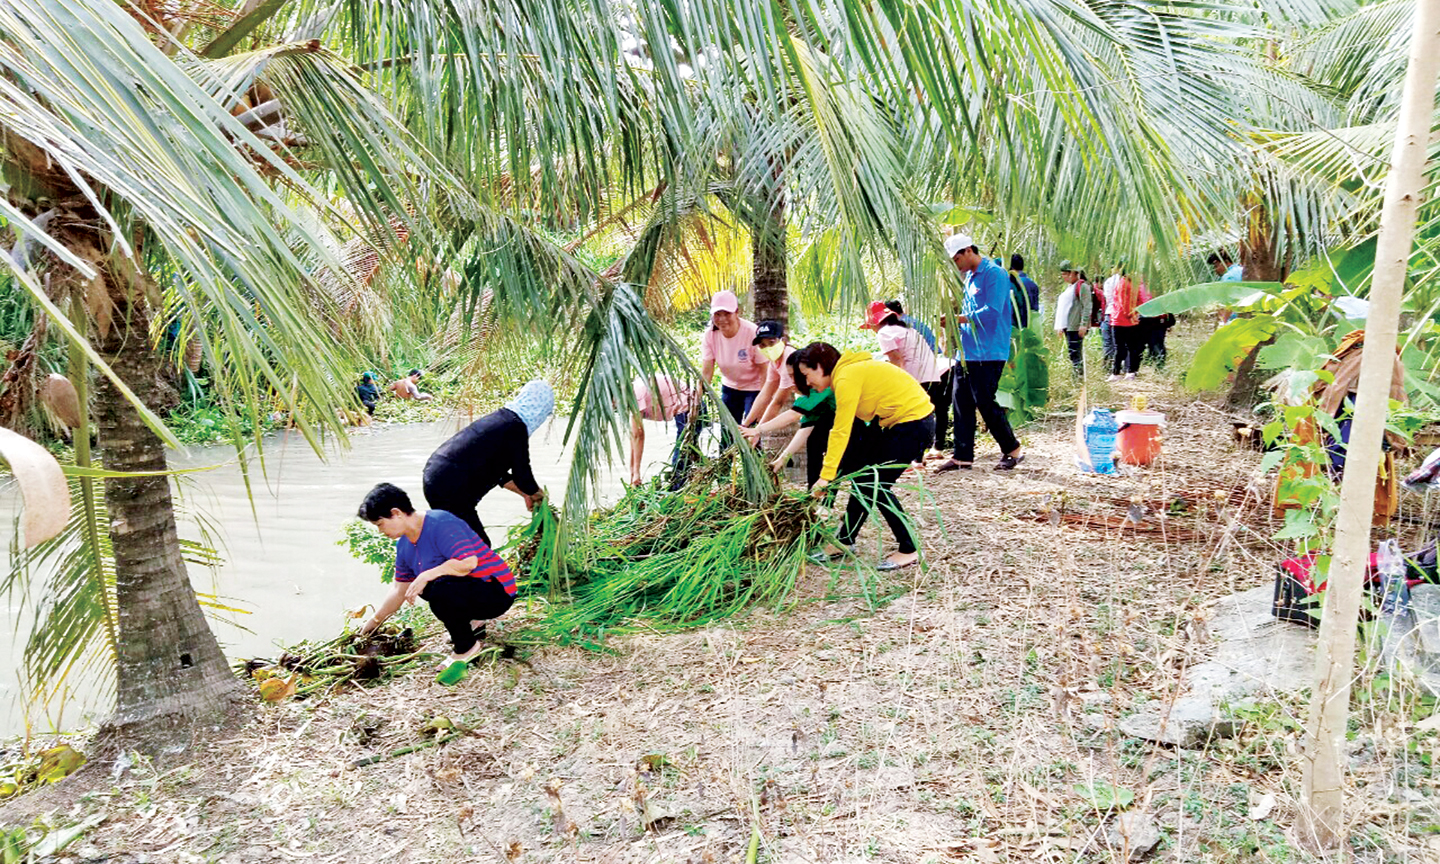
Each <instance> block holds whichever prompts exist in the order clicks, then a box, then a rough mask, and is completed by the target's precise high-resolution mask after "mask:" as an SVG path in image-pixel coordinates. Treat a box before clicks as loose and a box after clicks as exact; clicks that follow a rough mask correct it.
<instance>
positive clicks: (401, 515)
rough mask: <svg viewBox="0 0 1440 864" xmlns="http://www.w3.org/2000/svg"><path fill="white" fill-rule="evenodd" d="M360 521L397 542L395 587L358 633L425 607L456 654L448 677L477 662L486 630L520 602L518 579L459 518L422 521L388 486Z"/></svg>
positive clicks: (437, 514)
mask: <svg viewBox="0 0 1440 864" xmlns="http://www.w3.org/2000/svg"><path fill="white" fill-rule="evenodd" d="M358 515H359V517H360V518H361V519H364V520H365V521H366V522H369V523H371V524H372V525H374V526H375V527H376V528H379V529H380V533H381V534H384V535H385V536H386V537H389V538H391V539H392V540H394V541H395V587H394V588H393V589H392V590H391V591H390V594H389V596H387V597H386V598H385V600H384V601H383V602H381V604H380V607H379V608H378V609H376V610H375V614H374V616H372V617H371V618H370V619H369V620H368V621H366V622H365V623H364V624H362V625H361V626H360V632H361V633H362V634H363V633H369V632H371V631H372V630H374V629H375V628H376V627H379V626H380V625H381V624H383V623H384V622H385V619H387V618H389V617H390V616H391V615H394V614H395V613H396V612H397V611H399V609H400V607H401V606H403V605H404V604H406V603H414V602H415V601H416V600H417V599H423V600H424V601H425V602H426V603H429V604H430V611H431V612H434V613H435V617H436V618H438V619H440V623H441V624H444V625H445V629H446V631H448V632H449V634H450V642H451V644H452V646H453V647H454V653H453V654H451V655H450V658H449V659H447V660H446V661H445V662H444V663H442V664H441V665H440V668H441V669H442V670H444V669H447V668H449V666H450V664H452V663H464V662H467V661H469V660H471V659H473V658H474V657H475V656H476V655H477V654H479V653H480V648H481V645H480V637H481V636H483V635H485V622H486V621H489V620H490V619H492V618H498V617H500V616H501V615H504V614H505V612H506V611H508V610H509V609H510V606H511V605H512V604H513V603H514V602H515V594H516V586H515V576H514V574H512V573H511V572H510V567H509V565H507V564H506V563H505V561H504V559H502V558H501V557H500V556H499V555H497V554H495V550H494V549H491V548H490V546H489V544H487V543H486V542H485V541H483V540H481V539H480V536H479V535H478V534H476V533H475V532H474V531H472V530H471V529H470V526H468V525H466V524H465V523H464V522H463V521H461V520H460V518H459V517H457V516H455V515H454V514H452V513H447V512H445V511H444V510H429V511H426V512H420V513H417V512H416V511H415V508H414V507H413V506H411V504H410V496H409V495H407V494H405V490H403V489H401V488H399V487H398V486H394V485H391V484H389V483H381V484H379V485H377V486H376V487H375V488H374V489H371V490H370V492H369V494H367V495H366V496H365V500H364V501H362V502H361V504H360V511H359V514H358Z"/></svg>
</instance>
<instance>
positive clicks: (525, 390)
mask: <svg viewBox="0 0 1440 864" xmlns="http://www.w3.org/2000/svg"><path fill="white" fill-rule="evenodd" d="M505 407H506V408H509V409H510V410H511V411H514V412H515V413H516V414H519V415H520V419H521V420H524V421H525V431H526V432H527V433H529V434H531V435H534V434H535V430H536V429H539V428H540V424H541V423H544V422H545V420H546V419H547V418H548V417H549V416H550V415H551V414H553V413H555V389H554V388H553V387H551V386H550V385H549V383H547V382H545V381H541V380H540V379H539V378H536V379H535V380H534V381H530V382H528V383H527V384H526V385H525V386H524V387H521V388H520V392H519V393H516V394H515V398H513V399H511V400H510V401H509V402H506V403H505Z"/></svg>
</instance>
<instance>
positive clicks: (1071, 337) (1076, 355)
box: [1065, 330, 1085, 377]
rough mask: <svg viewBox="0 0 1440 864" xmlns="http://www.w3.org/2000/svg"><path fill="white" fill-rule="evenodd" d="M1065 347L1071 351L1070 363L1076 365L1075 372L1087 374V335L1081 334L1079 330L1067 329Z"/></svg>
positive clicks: (1081, 374) (1082, 374)
mask: <svg viewBox="0 0 1440 864" xmlns="http://www.w3.org/2000/svg"><path fill="white" fill-rule="evenodd" d="M1065 348H1066V350H1067V351H1069V352H1070V365H1071V366H1074V367H1075V374H1076V375H1080V376H1082V377H1083V376H1084V375H1085V337H1084V336H1081V335H1080V331H1079V330H1066V331H1065Z"/></svg>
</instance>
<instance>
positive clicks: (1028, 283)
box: [1016, 270, 1040, 312]
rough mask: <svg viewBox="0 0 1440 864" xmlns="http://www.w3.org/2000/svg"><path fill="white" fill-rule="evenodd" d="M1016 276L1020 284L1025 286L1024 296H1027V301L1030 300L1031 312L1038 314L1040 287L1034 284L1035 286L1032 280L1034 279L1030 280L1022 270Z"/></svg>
mask: <svg viewBox="0 0 1440 864" xmlns="http://www.w3.org/2000/svg"><path fill="white" fill-rule="evenodd" d="M1016 275H1017V276H1019V277H1020V284H1021V285H1024V286H1025V294H1026V296H1028V297H1029V299H1030V308H1031V310H1033V311H1035V312H1039V311H1040V286H1039V285H1036V284H1035V280H1034V279H1031V278H1030V277H1029V275H1027V274H1026V273H1025V271H1024V270H1021V271H1020V272H1019V273H1018V274H1016Z"/></svg>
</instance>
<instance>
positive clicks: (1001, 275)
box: [960, 258, 1013, 360]
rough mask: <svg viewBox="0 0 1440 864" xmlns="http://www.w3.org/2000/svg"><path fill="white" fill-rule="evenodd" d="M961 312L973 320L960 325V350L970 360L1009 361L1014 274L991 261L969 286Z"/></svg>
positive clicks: (977, 270) (985, 262) (983, 263)
mask: <svg viewBox="0 0 1440 864" xmlns="http://www.w3.org/2000/svg"><path fill="white" fill-rule="evenodd" d="M961 313H962V314H963V315H964V316H965V317H966V318H967V319H969V321H968V323H965V324H961V325H960V347H961V349H962V350H963V351H964V355H965V359H966V360H1009V359H1010V330H1011V327H1012V326H1013V324H1012V321H1011V317H1010V272H1009V271H1008V270H1006V269H1005V268H1004V267H1001V266H1000V265H998V264H996V263H995V262H994V261H991V260H990V259H988V258H982V259H980V266H979V267H976V268H975V272H974V273H972V274H970V280H969V281H968V282H966V284H965V302H964V303H963V304H962V308H961Z"/></svg>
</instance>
